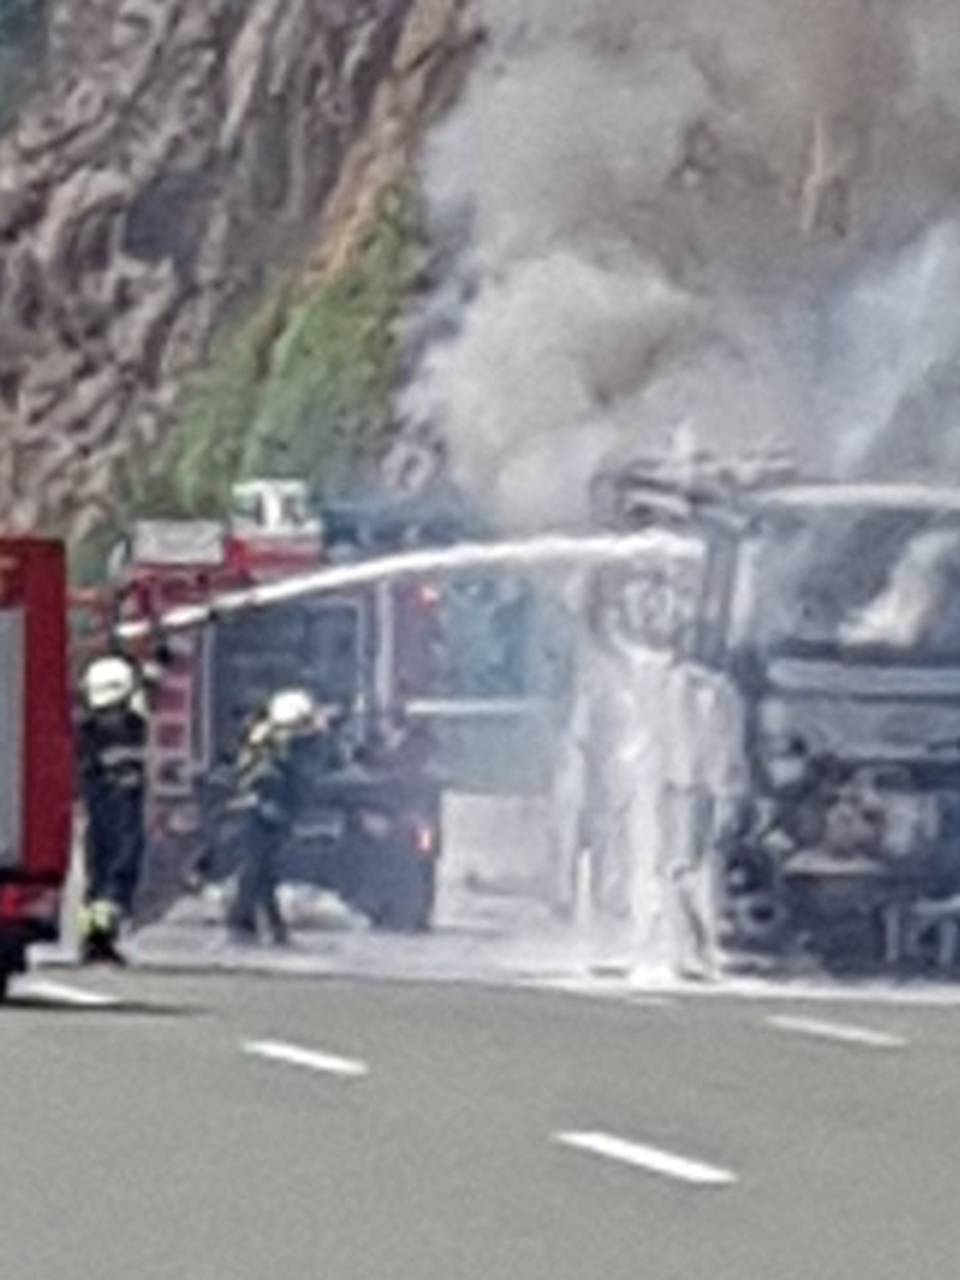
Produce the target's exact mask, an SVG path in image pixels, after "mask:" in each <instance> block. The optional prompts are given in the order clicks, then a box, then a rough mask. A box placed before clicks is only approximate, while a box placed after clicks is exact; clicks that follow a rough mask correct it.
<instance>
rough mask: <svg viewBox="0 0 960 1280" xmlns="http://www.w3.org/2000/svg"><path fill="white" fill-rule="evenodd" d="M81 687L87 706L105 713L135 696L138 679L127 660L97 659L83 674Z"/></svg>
mask: <svg viewBox="0 0 960 1280" xmlns="http://www.w3.org/2000/svg"><path fill="white" fill-rule="evenodd" d="M81 687H82V690H83V696H84V698H85V699H86V701H87V705H88V706H89V707H90V708H91V709H92V710H93V711H104V710H106V708H107V707H115V706H119V705H120V704H121V703H123V702H126V701H127V700H128V699H129V698H131V697H132V696H133V694H134V691H135V690H136V687H137V677H136V673H135V672H134V669H133V667H132V666H131V665H130V663H129V662H128V661H127V660H126V658H96V659H95V660H94V661H93V662H91V663H90V665H89V667H87V669H86V671H85V672H84V673H83V680H82V685H81Z"/></svg>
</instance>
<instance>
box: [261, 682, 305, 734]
mask: <svg viewBox="0 0 960 1280" xmlns="http://www.w3.org/2000/svg"><path fill="white" fill-rule="evenodd" d="M315 715H316V704H315V703H314V701H313V698H312V697H311V696H310V694H309V693H308V692H307V691H306V689H282V690H281V691H280V692H279V693H275V694H274V695H273V697H272V698H271V699H270V705H269V707H268V708H267V719H268V720H269V721H270V727H271V728H272V729H280V730H283V731H285V732H288V733H295V732H296V731H297V730H298V729H306V728H308V727H309V726H310V725H312V724H313V721H314V717H315Z"/></svg>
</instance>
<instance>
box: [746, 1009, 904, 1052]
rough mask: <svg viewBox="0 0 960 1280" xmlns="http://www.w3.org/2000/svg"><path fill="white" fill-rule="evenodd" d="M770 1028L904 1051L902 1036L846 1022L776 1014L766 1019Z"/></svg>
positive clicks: (846, 1042) (875, 1047)
mask: <svg viewBox="0 0 960 1280" xmlns="http://www.w3.org/2000/svg"><path fill="white" fill-rule="evenodd" d="M767 1022H768V1023H769V1025H770V1026H771V1027H776V1029H777V1030H778V1031H787V1032H790V1033H791V1034H793V1035H802V1036H815V1037H816V1038H817V1039H820V1040H839V1041H841V1042H842V1043H844V1044H859V1045H865V1046H867V1047H868V1048H871V1049H904V1048H906V1045H907V1041H906V1040H905V1039H904V1038H903V1036H895V1035H891V1034H890V1033H889V1032H886V1031H872V1030H870V1029H868V1028H867V1027H855V1026H853V1025H852V1024H850V1023H847V1022H825V1021H823V1020H821V1019H819V1018H795V1017H792V1016H790V1015H787V1014H777V1015H775V1016H773V1017H770V1018H768V1019H767Z"/></svg>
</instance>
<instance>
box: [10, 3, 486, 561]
mask: <svg viewBox="0 0 960 1280" xmlns="http://www.w3.org/2000/svg"><path fill="white" fill-rule="evenodd" d="M474 35H475V33H473V32H472V31H471V29H470V23H469V20H468V18H467V16H466V4H465V3H464V2H463V0H54V2H53V4H52V6H51V11H50V19H49V31H48V52H47V64H46V66H45V69H44V76H43V81H42V84H41V85H40V86H39V87H38V88H37V89H36V90H35V92H34V93H33V95H32V97H31V98H30V99H29V100H28V101H27V103H26V104H25V105H24V106H23V107H22V109H21V110H20V112H19V113H18V116H17V118H16V121H15V124H14V126H13V127H12V128H11V129H10V130H8V132H7V133H6V135H5V136H4V138H3V139H2V140H0V518H2V520H3V522H4V523H5V524H6V525H14V526H18V527H29V528H38V527H39V528H46V529H66V530H67V531H69V532H70V533H72V534H73V535H74V536H80V535H82V534H83V533H84V532H85V531H86V530H88V529H89V528H91V527H93V526H94V525H96V524H97V523H98V522H99V521H101V520H102V519H103V518H104V515H105V514H107V513H109V510H110V508H111V505H112V504H113V502H114V499H115V495H116V494H117V493H118V492H121V491H122V490H123V488H124V486H125V485H128V484H129V482H130V479H131V476H132V475H133V474H134V473H136V471H137V470H138V469H141V468H142V467H143V466H144V465H145V462H146V461H147V460H148V459H149V458H151V457H152V456H155V454H156V451H157V449H158V447H159V446H160V445H161V444H162V443H163V441H164V440H165V438H166V437H167V435H168V434H169V432H170V430H171V428H172V425H173V424H174V422H175V418H176V413H177V406H178V398H179V396H180V392H181V389H182V386H183V383H184V379H185V378H186V377H187V375H188V374H190V373H191V371H193V370H194V369H196V368H197V366H198V365H199V364H200V363H201V362H202V361H203V359H204V356H205V353H206V352H207V350H208V348H209V345H210V342H211V338H212V336H213V335H214V334H215V333H216V332H217V330H218V328H219V327H220V326H221V325H222V324H223V323H224V322H225V321H227V320H229V317H230V316H231V315H232V314H234V313H235V311H236V309H237V307H238V306H239V305H240V304H241V303H243V302H244V300H247V299H249V298H251V297H255V296H256V295H257V293H258V291H263V290H266V289H268V288H269V287H270V286H271V284H272V283H273V282H275V280H276V278H277V277H278V275H282V274H284V273H286V274H288V275H289V274H290V273H296V272H297V271H299V270H302V269H303V264H307V270H308V272H309V273H310V275H311V276H313V277H316V276H318V275H319V276H323V275H325V274H329V273H331V272H337V271H339V270H342V269H343V268H344V266H345V265H346V264H348V263H349V261H350V258H351V254H352V253H353V252H354V250H355V246H356V245H357V243H358V242H359V239H360V238H361V237H362V235H363V232H364V228H365V226H366V225H367V224H369V222H370V220H371V218H372V217H373V215H374V212H375V210H376V208H377V205H378V201H379V199H380V195H381V193H382V192H383V191H384V190H385V189H386V188H387V187H389V186H390V185H391V184H393V183H395V182H396V180H397V178H398V177H399V176H400V175H402V174H403V173H404V171H405V170H406V168H407V167H408V166H409V163H410V158H411V155H412V153H413V150H414V148H415V146H416V143H417V140H418V138H419V136H420V134H421V132H422V128H423V125H424V123H425V121H427V120H429V119H430V118H431V117H432V115H433V114H434V113H435V112H436V111H437V110H438V109H439V108H440V107H441V106H442V105H443V103H444V102H445V101H446V100H447V99H448V98H449V95H450V93H451V91H452V89H453V88H454V87H455V85H456V83H457V80H458V77H459V74H460V69H461V68H462V66H463V64H464V60H465V58H466V56H468V54H469V50H470V47H471V42H472V40H473V39H474Z"/></svg>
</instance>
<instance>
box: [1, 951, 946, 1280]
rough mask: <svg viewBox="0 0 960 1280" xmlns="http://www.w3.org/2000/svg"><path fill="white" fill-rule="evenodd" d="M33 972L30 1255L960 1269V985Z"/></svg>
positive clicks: (394, 1273)
mask: <svg viewBox="0 0 960 1280" xmlns="http://www.w3.org/2000/svg"><path fill="white" fill-rule="evenodd" d="M61 987H65V988H66V991H61V990H60V989H59V988H61ZM20 992H21V994H20V995H19V996H17V995H16V993H15V996H14V1000H13V1002H12V1003H11V1004H10V1005H9V1006H8V1007H7V1008H6V1009H4V1010H2V1011H0V1062H2V1080H3V1089H2V1093H0V1132H2V1134H3V1142H2V1146H0V1161H2V1186H3V1188H4V1192H3V1212H2V1237H0V1249H2V1261H3V1275H4V1276H5V1277H11V1278H12V1277H15V1276H23V1277H25V1278H27V1277H29V1278H30V1280H34V1278H35V1280H61V1278H63V1280H86V1278H87V1277H91V1278H93V1277H95V1278H96V1280H121V1278H122V1280H141V1278H149V1280H155V1278H157V1280H159V1278H160V1277H163V1278H167V1277H169V1278H170V1280H174V1278H176V1280H246V1278H248V1277H249V1278H250V1280H274V1278H276V1280H280V1277H284V1278H285V1277H298V1278H299V1277H309V1278H311V1280H312V1278H313V1277H324V1280H346V1278H348V1277H349V1278H351V1280H353V1278H356V1280H406V1278H407V1277H411V1278H412V1277H418V1280H419V1278H424V1277H429V1278H432V1277H444V1278H449V1280H471V1278H472V1277H483V1280H490V1278H491V1277H500V1276H503V1277H509V1278H510V1280H528V1278H529V1280H554V1278H556V1280H564V1278H566V1277H576V1278H577V1280H593V1278H594V1277H597V1278H601V1277H610V1278H614V1277H615V1278H620V1277H624V1280H626V1278H627V1277H629V1280H638V1278H642V1280H673V1278H674V1277H677V1278H679V1277H682V1278H683V1280H699V1278H700V1277H703V1280H734V1278H735V1280H753V1278H754V1277H768V1278H769V1277H772V1278H774V1280H781V1278H782V1280H794V1278H797V1280H799V1278H800V1277H803V1278H804V1280H809V1278H810V1277H815V1278H816V1280H832V1278H834V1277H835V1278H836V1280H860V1277H863V1278H864V1280H885V1278H886V1277H891V1278H892V1277H896V1280H904V1277H910V1278H911V1280H922V1278H923V1277H927V1276H929V1277H936V1278H937V1280H944V1277H946V1276H949V1275H952V1274H953V1269H954V1266H955V1265H956V1256H957V1255H958V1253H960V1213H958V1199H960V1179H958V1178H957V1169H958V1164H960V1154H958V1153H960V1082H958V1071H957V1061H958V1054H960V1009H950V1008H931V1007H919V1006H914V1007H895V1006H885V1005H879V1004H871V1005H864V1006H858V1005H850V1004H843V1005H839V1004H825V1005H822V1006H818V1005H814V1004H810V1003H795V1004H787V1003H783V1002H781V1003H777V1004H773V1003H770V1004H767V1003H764V1002H762V1001H742V1000H735V999H730V998H726V997H718V996H713V997H702V998H696V997H682V998H672V999H665V1000H663V1001H662V1002H658V1001H656V1000H649V1001H641V1000H634V1001H630V1000H590V999H585V998H580V997H576V996H573V995H561V994H556V993H544V992H532V991H493V990H488V989H484V988H482V987H477V986H474V987H458V986H451V985H444V986H433V987H428V986H413V985H390V984H371V983H359V984H351V983H347V982H342V981H321V980H306V981H304V980H296V979H289V978H283V979H278V978H273V979H271V978H264V977H256V976H251V975H246V976H243V975H234V976H229V975H210V976H206V977H199V978H198V977H176V976H159V975H150V974H138V973H133V972H128V973H124V974H112V973H104V972H96V971H91V972H87V973H82V974H80V973H67V974H57V977H56V982H55V983H54V984H53V985H52V986H51V985H50V983H49V982H48V980H47V977H46V975H43V974H41V975H38V976H35V977H33V978H30V979H28V980H26V981H25V982H24V983H23V984H22V985H21V987H20ZM28 992H29V993H31V994H26V993H28ZM78 993H79V994H78ZM97 995H99V996H102V997H104V998H105V999H110V1000H113V1001H115V1002H116V1003H112V1004H106V1003H105V1004H102V1005H101V1004H97V1003H93V1002H92V1001H93V998H94V997H95V996H97ZM85 996H86V997H88V998H89V1001H90V1002H88V1003H77V1001H83V1000H84V999H85Z"/></svg>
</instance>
